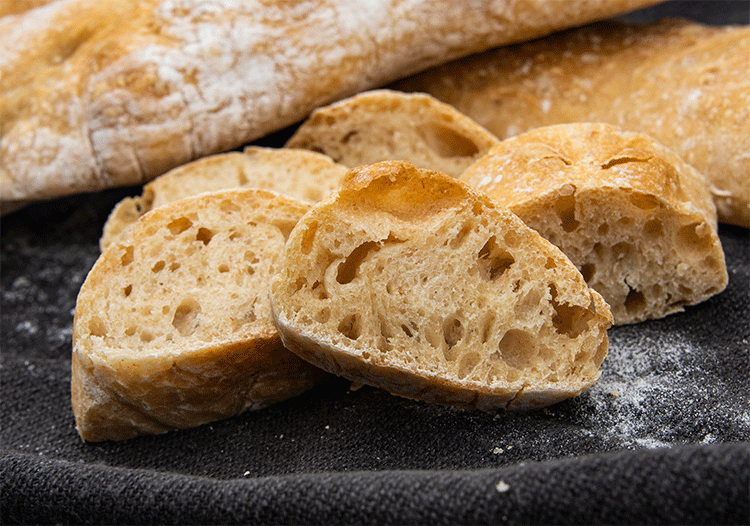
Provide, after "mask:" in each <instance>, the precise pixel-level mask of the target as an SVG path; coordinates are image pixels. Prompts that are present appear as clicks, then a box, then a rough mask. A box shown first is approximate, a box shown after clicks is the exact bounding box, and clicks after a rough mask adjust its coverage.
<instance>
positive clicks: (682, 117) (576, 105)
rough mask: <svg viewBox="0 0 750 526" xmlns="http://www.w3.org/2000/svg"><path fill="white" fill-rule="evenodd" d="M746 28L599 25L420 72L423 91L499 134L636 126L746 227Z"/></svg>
mask: <svg viewBox="0 0 750 526" xmlns="http://www.w3.org/2000/svg"><path fill="white" fill-rule="evenodd" d="M748 47H750V28H749V27H746V26H727V27H708V26H703V25H701V24H698V23H694V22H688V21H684V20H662V21H659V22H654V23H652V24H648V25H638V24H632V23H626V22H616V21H608V22H600V23H596V24H592V25H590V26H586V27H583V28H579V29H573V30H569V31H566V32H563V33H560V34H556V35H554V37H548V38H542V39H539V40H535V41H532V42H528V43H524V44H518V45H513V46H507V47H503V48H498V49H495V50H492V51H488V52H485V53H481V54H477V55H474V56H472V57H469V58H467V59H463V60H462V61H461V62H453V63H449V64H446V65H444V66H441V67H438V68H435V69H432V70H428V71H426V72H424V73H421V74H418V75H416V76H414V77H412V78H409V79H406V80H405V81H403V82H399V83H397V84H396V85H395V86H394V87H395V88H397V89H403V90H406V91H424V92H427V93H430V94H432V95H433V96H435V97H437V98H438V99H440V100H442V101H444V102H447V103H448V104H451V105H453V106H455V107H456V108H457V109H458V110H459V111H461V112H462V113H465V114H466V115H468V116H469V117H471V118H473V119H474V120H476V121H477V122H478V123H479V124H481V125H482V126H484V127H486V128H487V129H488V130H490V131H491V132H493V133H494V134H496V135H497V136H498V137H499V138H501V139H504V138H507V137H511V136H514V135H517V134H519V133H522V132H525V131H528V130H530V129H533V128H537V127H542V126H549V125H553V124H560V123H574V122H606V123H610V124H613V125H616V126H619V127H620V128H622V129H624V130H628V131H635V132H641V133H645V134H647V135H650V136H652V137H653V138H655V139H656V140H658V141H659V142H660V143H662V144H664V145H665V146H667V147H668V148H670V149H671V150H673V151H674V152H675V153H676V154H677V155H679V156H680V157H681V158H683V159H684V160H685V161H686V162H688V163H690V164H691V165H693V166H695V168H697V169H698V170H699V171H700V172H701V173H703V174H704V175H705V176H706V178H707V180H708V181H709V183H710V184H711V191H712V193H713V198H714V200H715V203H716V206H717V208H718V213H719V220H720V221H721V222H726V223H732V224H736V225H740V226H745V227H747V226H749V225H750V197H748V196H750V178H748V176H747V175H748V173H750V78H749V77H748V75H747V71H748V70H750V54H748V53H747V52H746V50H747V49H748Z"/></svg>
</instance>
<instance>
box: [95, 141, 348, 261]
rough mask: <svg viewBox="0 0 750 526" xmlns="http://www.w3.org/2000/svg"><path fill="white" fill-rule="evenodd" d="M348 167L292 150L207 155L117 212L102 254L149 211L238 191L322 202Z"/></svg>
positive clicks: (120, 206)
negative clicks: (254, 190) (184, 200)
mask: <svg viewBox="0 0 750 526" xmlns="http://www.w3.org/2000/svg"><path fill="white" fill-rule="evenodd" d="M345 173H346V167H344V166H342V165H340V164H337V163H335V162H333V160H332V159H331V158H330V157H327V156H325V155H322V154H319V153H315V152H310V151H307V150H302V149H293V148H263V147H259V146H248V147H246V148H245V149H244V151H243V152H242V153H239V152H230V153H223V154H217V155H212V156H209V157H204V158H203V159H199V160H197V161H193V162H190V163H187V164H185V165H183V166H180V167H179V168H175V169H174V170H170V171H169V172H167V173H165V174H164V175H162V176H159V177H157V178H156V179H154V180H153V181H151V182H150V183H148V184H147V185H145V186H144V188H143V193H142V194H141V195H140V196H137V197H126V198H125V199H123V200H122V201H121V202H119V203H118V204H117V205H116V206H115V208H114V209H113V210H112V213H111V214H110V216H109V218H108V219H107V222H106V223H105V224H104V229H103V233H102V238H101V240H100V242H99V245H100V246H101V248H102V250H104V249H105V248H106V247H107V245H109V244H110V243H111V242H112V241H113V240H114V239H116V238H117V237H118V236H119V235H120V234H121V233H122V232H123V231H124V230H125V229H126V228H127V227H128V226H130V225H131V224H133V223H134V222H135V221H137V220H138V218H139V217H140V216H142V215H143V214H145V213H146V212H148V211H149V210H151V209H153V208H156V207H159V206H162V205H164V204H166V203H171V202H172V201H176V200H178V199H182V198H184V197H188V196H191V195H196V194H199V193H202V192H210V191H215V190H222V189H225V188H234V187H249V188H262V189H265V190H272V191H275V192H279V193H281V194H284V195H288V196H290V197H293V198H295V199H297V200H300V201H304V202H307V203H310V204H312V203H317V202H318V201H321V200H322V199H323V198H324V197H326V196H327V195H328V194H329V193H331V192H332V191H333V190H334V189H335V188H337V187H338V184H339V182H340V181H341V178H342V177H343V176H344V174H345Z"/></svg>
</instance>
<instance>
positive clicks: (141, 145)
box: [0, 0, 658, 209]
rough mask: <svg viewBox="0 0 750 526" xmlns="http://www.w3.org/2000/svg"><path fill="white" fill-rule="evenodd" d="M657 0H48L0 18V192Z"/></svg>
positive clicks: (174, 158)
mask: <svg viewBox="0 0 750 526" xmlns="http://www.w3.org/2000/svg"><path fill="white" fill-rule="evenodd" d="M657 1H658V0H588V1H586V2H555V4H554V6H553V5H552V4H550V2H549V1H548V0H528V1H525V2H522V3H519V2H513V1H510V0H501V1H499V2H476V1H471V2H453V1H447V0H440V1H437V2H435V1H427V0H416V1H413V0H408V1H407V0H395V1H385V0H376V1H373V2H368V3H367V4H363V3H362V2H359V1H355V0H340V1H337V2H335V3H330V2H324V1H322V0H310V1H305V2H281V1H261V0H215V1H212V2H205V1H201V0H142V1H139V2H133V1H131V0H56V1H54V2H51V3H49V4H47V5H45V6H42V7H38V8H36V9H32V10H28V11H26V12H24V13H21V14H18V15H10V16H4V17H2V18H0V181H1V182H2V185H0V204H2V208H3V209H4V208H5V205H6V204H9V202H15V201H24V200H33V199H45V198H50V197H55V196H60V195H65V194H70V193H74V192H82V191H92V190H98V189H102V188H107V187H112V186H118V185H128V184H136V183H141V182H145V181H147V180H150V179H153V178H154V177H156V176H158V175H160V174H162V173H164V172H166V171H168V170H170V169H172V168H175V167H177V166H180V165H182V164H185V163H186V162H188V161H191V160H193V159H197V158H199V157H204V156H206V155H210V154H215V153H220V152H225V151H229V150H232V149H235V148H237V147H240V146H242V145H244V144H246V143H248V142H250V141H252V140H254V139H256V138H258V137H261V136H264V135H266V134H267V133H269V132H272V131H274V130H278V129H281V128H283V127H285V126H288V125H291V124H293V123H295V122H298V121H300V120H302V119H303V118H304V117H305V116H306V115H307V114H308V113H309V112H310V111H312V110H313V109H314V108H316V107H318V106H322V105H325V104H328V103H330V102H332V101H334V100H337V99H340V98H343V97H346V96H349V95H353V94H354V93H357V92H359V91H363V90H365V89H370V88H373V87H376V86H379V85H382V84H384V83H387V82H390V81H393V80H395V79H397V78H399V77H402V76H404V75H408V74H411V73H414V72H416V71H419V70H420V69H423V68H426V67H429V66H432V65H436V64H439V63H441V62H444V61H446V60H449V59H451V58H456V57H459V56H463V55H466V54H469V53H472V52H476V51H480V50H483V49H488V48H490V47H492V46H496V45H500V44H503V43H507V42H512V41H520V40H524V39H528V38H532V37H535V36H539V35H543V34H547V33H550V32H552V31H554V30H557V29H561V28H564V27H570V26H572V25H576V24H581V23H585V22H588V21H593V20H596V19H601V18H606V17H609V16H613V15H616V14H620V13H623V12H626V11H628V10H631V9H636V8H638V7H642V6H645V5H650V4H655V3H656V2H657Z"/></svg>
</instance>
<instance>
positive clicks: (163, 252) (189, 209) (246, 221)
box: [71, 189, 327, 441]
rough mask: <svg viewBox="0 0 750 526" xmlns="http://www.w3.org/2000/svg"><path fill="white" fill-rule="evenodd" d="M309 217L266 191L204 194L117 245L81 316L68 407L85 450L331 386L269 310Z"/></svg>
mask: <svg viewBox="0 0 750 526" xmlns="http://www.w3.org/2000/svg"><path fill="white" fill-rule="evenodd" d="M307 209H308V206H307V205H305V204H302V203H299V202H297V201H295V200H293V199H291V198H288V197H284V196H281V195H278V194H275V193H272V192H268V191H264V190H257V189H233V190H225V191H220V192H214V193H204V194H201V195H199V196H196V197H190V198H186V199H183V200H180V201H176V202H174V203H172V204H168V205H165V206H163V207H160V208H157V209H154V210H153V211H151V212H149V213H148V214H146V215H144V216H143V217H141V218H140V219H139V220H138V221H137V222H136V223H135V224H134V225H133V226H132V228H131V229H129V230H128V232H126V233H125V234H124V235H123V236H122V237H121V238H120V239H118V240H117V241H116V242H113V243H112V244H110V245H109V247H108V248H107V249H106V250H105V251H104V252H103V253H102V254H101V256H100V257H99V259H98V260H97V262H96V263H95V264H94V266H93V268H92V269H91V271H90V273H89V275H88V277H87V278H86V281H85V282H84V284H83V286H82V287H81V290H80V292H79V294H78V299H77V302H76V308H75V318H74V324H73V357H72V382H71V398H72V405H73V412H74V413H75V417H76V428H77V429H78V432H79V434H80V435H81V437H82V438H83V439H84V440H86V441H98V440H120V439H125V438H130V437H133V436H136V435H141V434H151V433H161V432H164V431H167V430H170V429H175V428H187V427H193V426H197V425H199V424H203V423H205V422H210V421H213V420H217V419H220V418H224V417H228V416H231V415H235V414H238V413H240V412H242V411H245V410H251V409H260V408H263V407H266V406H268V405H270V404H273V403H275V402H279V401H281V400H285V399H288V398H290V397H293V396H296V395H298V394H300V393H302V392H303V391H305V390H307V389H309V388H311V387H312V386H314V385H316V384H318V383H320V382H322V381H323V380H324V379H325V378H326V377H327V375H326V374H325V373H323V372H322V371H320V370H319V369H317V368H315V367H313V366H311V365H310V364H308V363H307V362H305V361H303V360H301V359H299V358H298V357H297V356H295V355H294V354H292V353H291V352H289V351H287V350H286V349H284V347H283V346H282V344H281V340H280V338H279V335H278V333H277V331H276V329H275V328H274V325H273V322H272V318H271V309H270V305H269V299H268V285H269V282H270V278H271V275H272V274H273V273H274V272H275V271H276V270H277V268H278V259H279V258H280V256H281V252H282V249H283V246H284V243H285V241H286V238H287V236H288V235H289V232H290V231H291V230H292V227H293V226H294V225H295V223H296V222H297V221H298V220H299V218H300V217H301V216H302V215H303V214H304V213H305V211H306V210H307Z"/></svg>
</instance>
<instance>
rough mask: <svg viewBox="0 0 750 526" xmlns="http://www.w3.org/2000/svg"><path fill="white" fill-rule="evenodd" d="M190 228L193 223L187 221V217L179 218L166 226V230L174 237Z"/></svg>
mask: <svg viewBox="0 0 750 526" xmlns="http://www.w3.org/2000/svg"><path fill="white" fill-rule="evenodd" d="M191 226H193V222H192V221H191V220H190V219H188V218H187V217H180V218H178V219H175V220H174V221H172V222H170V223H169V224H168V225H167V228H168V229H169V231H170V233H171V234H172V235H173V236H176V235H179V234H182V233H183V232H185V231H186V230H187V229H189V228H190V227H191Z"/></svg>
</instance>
